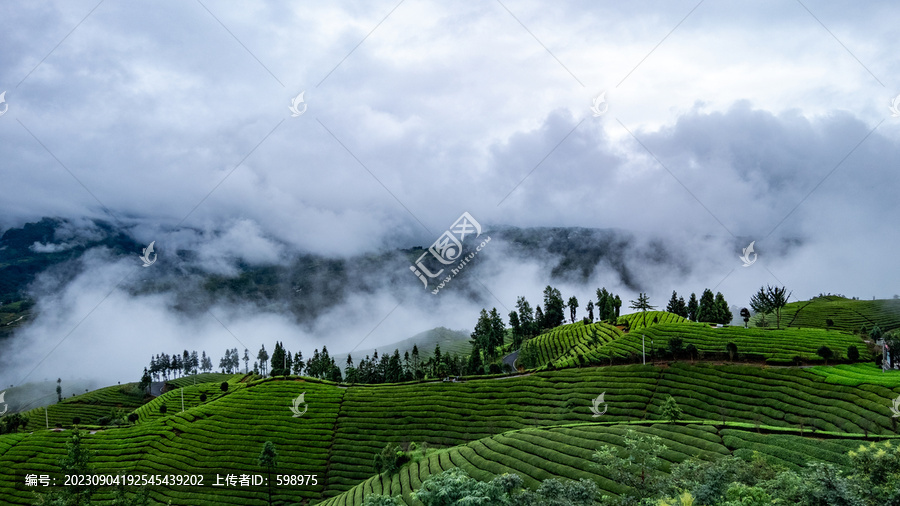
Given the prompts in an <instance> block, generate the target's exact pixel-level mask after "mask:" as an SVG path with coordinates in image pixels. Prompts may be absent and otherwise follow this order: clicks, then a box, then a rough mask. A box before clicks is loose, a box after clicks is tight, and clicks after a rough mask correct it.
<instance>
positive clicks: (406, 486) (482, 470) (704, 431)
mask: <svg viewBox="0 0 900 506" xmlns="http://www.w3.org/2000/svg"><path fill="white" fill-rule="evenodd" d="M628 428H631V429H634V430H636V431H638V432H642V433H647V434H653V435H655V436H658V437H660V438H662V440H663V444H665V445H666V447H667V451H666V452H664V454H663V455H662V461H661V462H660V465H659V466H658V467H657V468H656V470H657V471H659V472H663V473H665V472H668V471H669V469H670V468H671V466H672V465H673V464H675V463H679V462H682V461H683V460H686V459H687V458H689V457H692V456H697V457H699V458H701V459H703V460H713V459H715V458H717V457H720V456H724V455H729V454H734V455H738V456H746V457H752V455H753V453H754V452H759V453H760V454H762V455H763V456H764V457H765V458H766V459H768V460H769V461H771V462H774V463H778V464H782V465H784V466H786V467H788V468H792V469H798V468H799V467H800V466H802V465H803V464H805V463H807V462H809V461H811V460H819V461H825V462H831V463H834V464H836V465H839V466H846V465H847V456H846V453H847V451H848V450H851V449H855V448H857V447H858V446H859V445H860V444H861V443H863V442H866V441H868V440H870V439H868V440H867V439H863V438H861V437H859V436H837V435H832V436H829V437H828V439H824V440H823V439H821V438H820V437H817V438H812V437H801V436H800V435H798V432H797V431H794V430H777V429H769V428H767V429H766V433H765V434H762V433H759V432H756V431H755V430H754V429H753V428H751V427H747V426H742V425H739V424H719V425H716V426H713V425H703V424H693V423H676V424H671V423H652V424H644V425H633V424H628V425H622V424H616V425H601V424H580V425H570V426H565V427H552V428H541V429H524V430H518V431H509V432H505V433H503V434H498V435H495V436H491V437H486V438H482V439H479V440H476V441H473V442H470V443H467V444H464V445H460V446H456V447H453V448H450V449H448V450H444V451H439V452H434V453H432V454H430V455H428V456H427V457H426V458H423V459H421V460H419V461H418V462H413V463H411V464H410V465H408V466H405V467H403V468H402V469H400V471H399V472H398V473H397V474H394V475H393V476H388V475H387V474H381V475H376V476H373V477H371V478H369V479H367V480H366V481H364V482H363V483H361V484H359V485H357V486H356V487H354V488H352V489H350V490H348V491H347V492H345V493H344V494H341V495H340V496H337V497H335V498H332V499H330V500H328V501H325V502H323V503H321V504H322V505H323V506H356V505H359V504H362V502H363V500H364V498H365V496H367V495H369V494H381V495H394V496H398V497H400V498H402V500H403V502H404V503H406V504H408V505H419V504H421V502H418V501H414V500H413V499H412V498H411V497H410V492H411V491H413V490H415V489H416V488H418V487H419V486H420V485H421V483H422V482H423V481H425V480H426V479H427V478H428V477H429V476H431V475H433V474H438V473H440V472H442V471H445V470H447V469H450V468H453V467H461V468H463V469H465V470H466V471H467V472H468V473H469V475H470V476H473V477H475V478H478V479H481V480H490V479H491V478H493V477H494V476H496V475H500V474H503V473H517V474H519V475H520V476H521V477H522V478H524V480H525V484H526V485H527V486H530V487H536V486H538V482H539V481H541V480H546V479H549V478H559V479H564V480H570V479H580V478H586V479H590V480H593V481H595V482H596V483H597V484H598V486H599V488H600V489H601V491H602V492H604V493H613V494H618V493H622V492H624V491H625V488H624V486H623V485H621V484H619V483H617V482H615V481H613V480H612V479H611V478H610V477H609V476H606V475H604V474H603V472H602V471H601V470H599V469H596V468H593V467H592V466H591V463H592V461H591V455H592V454H593V452H594V451H596V450H598V449H599V448H601V447H602V446H613V447H621V446H623V435H624V433H625V430H626V429H628ZM807 434H808V433H807Z"/></svg>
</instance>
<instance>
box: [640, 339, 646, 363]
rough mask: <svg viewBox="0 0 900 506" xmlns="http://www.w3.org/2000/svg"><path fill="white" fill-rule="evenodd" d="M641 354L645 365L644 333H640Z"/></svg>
mask: <svg viewBox="0 0 900 506" xmlns="http://www.w3.org/2000/svg"><path fill="white" fill-rule="evenodd" d="M641 356H643V357H644V365H647V349H646V348H645V347H644V334H641Z"/></svg>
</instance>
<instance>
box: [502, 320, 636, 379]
mask: <svg viewBox="0 0 900 506" xmlns="http://www.w3.org/2000/svg"><path fill="white" fill-rule="evenodd" d="M623 335H624V334H622V331H621V330H619V329H617V328H616V327H613V326H611V325H607V324H605V323H592V324H589V325H585V324H584V323H582V322H576V323H573V324H571V325H562V326H560V327H557V328H556V329H554V330H552V331H550V332H548V333H546V334H541V335H539V336H536V337H534V338H533V339H529V340H528V341H526V342H525V344H524V345H522V349H521V351H520V352H519V359H518V360H519V361H518V364H517V365H521V366H522V367H525V368H533V367H537V366H541V365H545V364H549V363H551V362H556V361H560V360H561V359H562V358H563V357H567V358H568V360H562V361H561V362H560V364H566V365H569V366H571V365H576V363H577V356H578V355H583V354H586V353H588V352H590V351H591V350H593V349H596V348H598V347H600V346H602V345H604V344H606V343H609V342H611V341H613V340H614V339H618V338H620V337H622V336H623ZM566 365H561V367H565V366H566Z"/></svg>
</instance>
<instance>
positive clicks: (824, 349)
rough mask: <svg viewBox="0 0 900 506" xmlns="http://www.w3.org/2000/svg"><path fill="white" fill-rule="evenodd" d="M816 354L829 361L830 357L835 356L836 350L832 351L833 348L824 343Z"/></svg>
mask: <svg viewBox="0 0 900 506" xmlns="http://www.w3.org/2000/svg"><path fill="white" fill-rule="evenodd" d="M816 355H818V356H820V357H822V358H824V359H825V362H826V363H827V362H828V359H829V358H831V357H832V356H834V352H833V351H831V348H829V347H828V346H825V345H822V346H820V347H819V349H818V350H816Z"/></svg>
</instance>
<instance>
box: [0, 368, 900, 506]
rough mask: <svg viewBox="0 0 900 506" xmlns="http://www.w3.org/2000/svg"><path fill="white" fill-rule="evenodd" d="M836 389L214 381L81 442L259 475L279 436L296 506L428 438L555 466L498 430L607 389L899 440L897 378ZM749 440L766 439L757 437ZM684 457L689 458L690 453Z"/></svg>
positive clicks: (27, 461)
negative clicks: (297, 410) (300, 407)
mask: <svg viewBox="0 0 900 506" xmlns="http://www.w3.org/2000/svg"><path fill="white" fill-rule="evenodd" d="M826 379H827V378H826V377H825V376H823V375H821V374H819V373H816V372H812V371H809V370H805V369H797V368H778V369H775V368H770V369H765V368H760V367H751V366H730V365H724V366H713V365H690V364H687V363H676V364H673V365H671V366H668V367H656V366H650V365H648V366H640V365H631V366H614V367H603V368H581V369H577V368H573V369H566V370H561V371H544V372H539V373H535V374H531V375H521V376H515V377H509V378H503V379H489V380H488V379H486V380H472V381H463V382H458V383H453V382H433V383H416V384H400V385H372V386H352V387H349V388H343V387H341V386H338V385H332V384H328V383H322V382H318V381H313V380H308V379H298V378H288V379H266V380H256V381H248V382H241V381H240V379H239V378H238V379H234V380H233V381H232V382H230V383H229V388H228V390H227V391H226V392H222V391H221V390H220V389H219V385H218V383H204V384H198V385H188V386H185V387H184V390H183V395H184V403H185V411H184V412H180V411H181V396H182V390H181V389H176V390H173V391H170V392H167V393H166V394H164V395H162V396H161V397H159V398H157V399H155V400H154V401H152V402H150V403H148V404H146V405H144V406H142V407H140V408H138V409H137V410H136V411H135V413H137V414H138V415H139V417H140V418H139V421H138V422H137V424H136V425H134V426H131V427H125V428H109V429H105V430H99V431H98V432H96V433H95V434H91V435H88V436H86V438H85V441H86V443H85V444H86V446H87V447H88V448H89V449H91V450H93V451H95V452H96V457H95V462H96V468H97V469H98V470H100V471H110V472H112V471H118V470H123V469H124V470H129V471H131V472H135V473H171V472H179V473H215V472H217V471H218V472H226V471H230V472H234V473H250V472H261V470H260V468H259V467H258V466H257V465H256V458H257V456H258V454H259V451H260V449H261V447H262V444H263V443H264V442H265V441H267V440H271V441H273V442H274V443H275V445H276V448H277V449H278V452H279V472H284V473H295V474H316V475H317V477H318V484H317V485H315V486H303V487H297V486H295V487H281V488H278V489H276V500H278V501H284V502H287V501H294V502H297V501H301V500H303V499H311V500H312V499H315V500H318V499H323V498H328V497H334V496H337V495H340V494H341V493H342V492H345V491H348V490H350V489H352V488H353V487H354V486H356V485H358V484H360V483H362V482H365V481H366V480H368V479H369V478H371V477H372V475H373V474H374V467H373V456H374V455H375V453H377V452H378V451H379V450H380V449H381V448H383V447H384V445H385V444H387V443H408V442H427V443H428V444H429V445H430V446H431V447H433V448H451V447H455V446H458V445H468V446H469V447H470V448H471V451H472V452H475V454H477V455H478V456H480V458H481V459H484V462H482V463H480V464H479V465H478V467H479V468H481V467H483V468H484V469H485V470H486V471H490V472H493V471H494V470H497V469H502V468H503V467H502V466H503V465H507V464H509V462H507V460H508V459H510V458H513V459H518V460H521V461H523V462H525V463H527V464H528V465H530V466H535V467H536V468H541V466H551V465H556V464H554V463H559V459H560V458H562V457H561V456H560V455H558V454H557V453H555V452H556V451H557V450H554V451H546V452H545V451H543V450H541V449H540V448H539V447H540V446H541V445H536V446H535V447H534V452H535V455H536V456H530V457H528V458H527V459H525V458H524V457H525V455H522V454H520V453H516V452H509V455H508V456H507V457H504V458H506V459H507V460H503V459H501V457H502V456H503V455H504V454H505V453H507V450H506V449H505V446H502V445H506V446H511V445H512V446H515V445H521V446H522V448H519V451H523V452H525V453H528V451H529V450H527V448H526V445H525V443H522V442H521V441H520V442H513V441H511V440H508V439H504V438H513V439H515V438H521V437H525V436H527V437H531V436H528V434H532V433H533V432H528V431H523V432H522V434H524V435H525V436H512V435H505V436H500V434H502V433H504V432H507V431H510V430H523V429H540V428H548V427H552V426H559V425H564V424H573V423H591V422H596V421H597V420H598V419H597V418H595V417H594V416H593V415H592V412H591V411H590V407H591V401H592V399H594V398H595V397H597V396H598V395H599V394H600V393H604V392H605V399H606V402H607V403H608V411H607V413H606V414H605V415H603V418H602V420H603V422H609V423H627V422H635V421H645V422H646V421H653V420H659V419H661V418H662V416H661V406H662V403H663V400H664V399H665V398H666V395H669V394H670V395H672V396H674V397H675V399H676V400H677V401H678V403H679V404H680V405H681V407H682V409H683V410H684V414H685V416H684V420H686V421H690V422H695V423H702V422H701V421H709V420H713V421H715V422H716V423H719V424H721V423H722V420H723V419H724V421H725V422H729V423H730V422H743V423H746V424H749V427H750V428H751V429H753V430H756V429H755V426H756V425H757V424H759V425H760V426H772V427H783V428H789V429H795V430H798V431H799V430H800V429H801V427H802V428H803V430H804V433H805V434H807V435H808V434H809V432H810V431H811V430H813V429H815V430H817V431H835V432H844V433H855V434H861V433H864V432H868V434H870V435H873V434H880V435H887V434H893V433H895V430H896V429H895V426H894V424H895V423H896V419H895V418H893V419H892V418H891V412H890V410H889V406H890V404H891V399H893V398H895V397H897V396H898V395H900V382H898V384H896V385H893V386H887V385H872V384H864V385H861V386H858V387H855V386H850V385H844V384H835V383H830V382H828V381H826ZM303 392H305V402H306V405H307V406H308V411H307V412H306V413H305V414H304V415H303V416H302V417H299V418H297V417H293V416H292V413H291V411H290V409H289V408H290V407H291V401H292V399H294V398H296V397H297V396H298V395H299V394H300V393H303ZM202 393H206V394H207V397H206V401H201V400H200V395H201V394H202ZM162 405H165V406H166V407H167V409H168V412H167V413H166V414H162V413H160V409H159V408H160V406H162ZM42 425H43V424H37V425H31V426H30V427H29V430H32V429H35V428H36V429H37V430H35V431H34V432H33V433H32V434H26V433H18V434H6V435H2V436H0V496H2V497H4V500H5V501H6V502H8V503H10V504H30V503H31V502H32V497H31V495H30V492H28V491H26V490H21V489H16V488H13V484H15V483H16V482H17V481H16V480H19V481H21V478H22V474H23V473H24V471H33V472H51V471H54V470H55V469H56V466H57V464H56V462H57V460H58V459H59V457H60V456H61V455H63V452H64V451H65V445H64V442H65V439H66V437H67V434H68V431H62V432H55V431H52V430H51V431H47V430H42V429H41V427H42ZM584 430H588V431H590V430H600V429H584V428H577V427H576V428H571V427H570V428H555V429H553V431H549V432H547V434H554V436H553V437H554V438H556V440H558V441H559V442H560V446H559V448H560V449H559V450H558V451H559V452H560V453H563V454H572V453H574V454H576V455H579V454H581V453H583V450H584V448H586V447H584V446H580V445H582V442H581V441H580V440H579V439H577V438H574V437H572V438H571V439H566V438H568V437H569V436H566V435H565V434H567V433H566V432H565V431H575V432H578V431H584ZM698 430H707V429H698ZM717 430H720V431H724V429H717ZM735 430H740V429H737V428H735ZM535 434H537V433H535ZM541 434H543V433H541ZM571 434H574V433H571ZM742 434H746V436H741V437H756V436H755V435H754V434H753V433H752V432H747V431H743V432H742ZM725 435H730V433H726V432H721V433H717V434H716V435H713V436H709V437H708V438H707V439H711V440H712V442H715V441H721V439H720V436H722V437H724V436H725ZM534 437H538V435H535V436H534ZM541 437H543V436H541ZM548 437H549V436H548ZM596 437H597V438H600V439H602V437H605V436H600V435H598V436H596ZM484 438H490V439H489V440H487V439H484ZM560 438H562V439H560ZM700 439H703V438H700ZM476 440H482V441H481V442H480V443H475V442H474V441H476ZM524 441H527V438H526V439H524ZM567 441H568V442H567ZM610 441H614V439H610ZM690 441H692V443H691V444H692V445H693V446H694V447H695V448H696V449H701V450H702V449H706V447H707V445H706V443H703V442H701V441H700V440H699V439H690ZM729 441H730V440H729V439H728V438H726V440H725V443H724V444H725V446H726V447H729V448H731V447H733V446H734V444H737V443H729ZM712 442H711V443H712ZM513 443H515V444H513ZM753 443H754V445H762V446H765V445H771V446H772V447H773V448H779V449H780V448H782V446H783V445H779V444H773V443H766V442H763V441H757V440H753ZM541 444H543V443H541ZM548 444H549V443H548ZM479 445H480V446H479ZM491 445H494V446H495V447H496V448H495V447H492V446H491ZM729 445H730V446H729ZM754 445H749V446H748V447H753V446H754ZM689 446H690V445H689ZM497 448H499V449H500V450H498V449H497ZM579 448H580V449H579ZM682 448H684V451H682V453H683V454H684V455H687V454H690V453H691V452H692V451H694V450H688V449H687V448H686V447H682ZM710 448H712V446H710ZM488 449H490V450H491V452H493V453H490V452H488ZM459 451H462V452H463V453H462V455H471V454H466V453H465V452H468V451H469V450H465V451H463V450H459ZM711 451H713V452H721V449H716V450H711ZM772 451H775V449H773V450H772ZM804 452H805V450H804ZM445 453H446V456H444V457H438V458H439V462H441V465H442V466H443V465H444V463H445V461H446V459H447V458H452V451H448V452H445ZM801 453H802V452H801ZM441 455H444V453H442V454H441ZM809 455H815V453H809ZM430 458H434V457H430ZM466 458H467V459H468V457H466ZM472 458H473V459H474V458H475V457H474V456H473V457H472ZM440 459H444V460H440ZM543 459H547V462H544V460H543ZM785 460H788V461H791V458H785ZM515 465H516V466H520V465H524V464H515ZM527 469H532V468H530V467H528V468H527ZM548 469H550V468H548ZM553 469H557V470H556V471H554V470H553ZM553 469H550V470H549V471H547V472H549V473H553V474H555V473H557V472H558V468H553ZM582 471H584V470H582ZM585 472H588V471H585ZM527 474H528V476H531V478H540V477H541V476H543V475H542V474H541V472H539V471H537V470H534V472H533V473H527ZM420 479H421V478H420ZM411 483H413V482H411ZM398 486H399V485H398ZM151 494H152V497H153V499H154V500H157V501H161V502H165V501H168V500H172V501H173V504H196V503H197V501H204V502H206V503H211V502H215V503H216V504H242V505H253V504H260V505H261V504H264V503H265V493H264V490H260V489H254V488H252V487H250V488H243V489H241V488H231V489H225V488H184V487H181V488H178V487H174V488H173V487H168V488H166V487H154V488H152V491H151ZM354 494H355V492H354ZM105 497H109V495H106V496H105Z"/></svg>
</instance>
